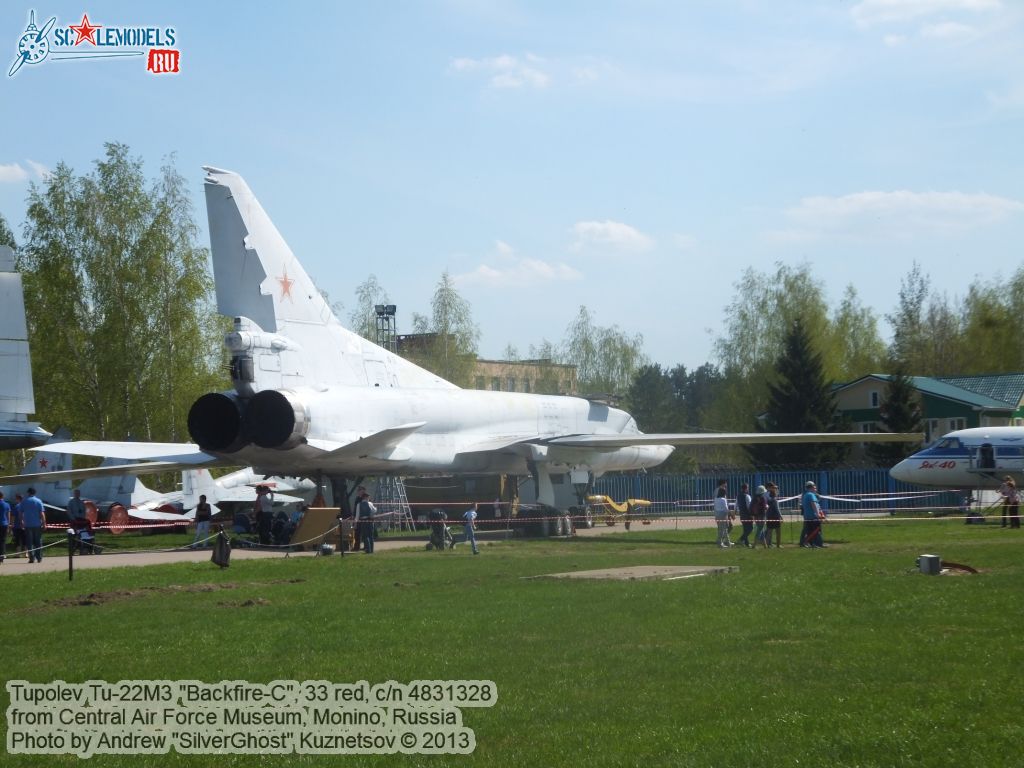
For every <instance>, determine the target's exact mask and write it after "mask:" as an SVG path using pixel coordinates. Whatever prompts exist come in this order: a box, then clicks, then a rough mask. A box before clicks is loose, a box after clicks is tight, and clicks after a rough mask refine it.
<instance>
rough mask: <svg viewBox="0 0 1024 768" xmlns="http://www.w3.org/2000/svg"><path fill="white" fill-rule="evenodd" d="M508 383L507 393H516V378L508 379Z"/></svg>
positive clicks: (510, 377)
mask: <svg viewBox="0 0 1024 768" xmlns="http://www.w3.org/2000/svg"><path fill="white" fill-rule="evenodd" d="M506 383H507V384H508V388H507V389H506V390H505V391H506V392H515V391H516V377H515V376H509V377H508V381H507V382H506Z"/></svg>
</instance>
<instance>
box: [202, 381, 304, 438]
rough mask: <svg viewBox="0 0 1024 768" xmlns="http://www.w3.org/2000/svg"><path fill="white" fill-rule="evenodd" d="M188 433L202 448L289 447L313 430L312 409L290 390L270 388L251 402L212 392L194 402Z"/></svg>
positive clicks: (254, 397)
mask: <svg viewBox="0 0 1024 768" xmlns="http://www.w3.org/2000/svg"><path fill="white" fill-rule="evenodd" d="M188 432H189V434H190V435H191V436H192V439H193V440H194V441H195V442H196V443H197V444H198V445H199V447H200V448H201V449H202V450H209V451H213V452H215V453H234V452H235V451H238V450H241V449H242V448H244V447H245V446H247V445H250V444H255V445H257V446H259V447H260V448H276V449H278V450H286V449H289V448H294V447H295V446H297V445H301V444H302V443H303V442H304V441H305V438H306V434H307V433H308V432H309V411H308V409H307V408H306V406H305V404H303V402H302V401H301V400H300V399H299V398H298V396H297V395H296V394H295V393H294V392H291V391H289V390H286V389H283V390H277V389H266V390H263V391H262V392H257V393H256V394H255V395H253V396H252V397H251V398H249V400H248V402H246V401H244V400H242V399H241V398H240V397H239V396H238V395H237V394H236V393H234V392H211V393H209V394H206V395H203V396H202V397H200V398H199V399H198V400H196V401H195V402H194V403H193V404H192V408H191V409H190V410H189V412H188Z"/></svg>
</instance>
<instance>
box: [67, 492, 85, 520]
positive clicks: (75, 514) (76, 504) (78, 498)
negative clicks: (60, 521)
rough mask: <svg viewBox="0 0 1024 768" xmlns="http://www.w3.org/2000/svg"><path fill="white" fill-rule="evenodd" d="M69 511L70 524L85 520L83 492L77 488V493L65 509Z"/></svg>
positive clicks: (69, 500)
mask: <svg viewBox="0 0 1024 768" xmlns="http://www.w3.org/2000/svg"><path fill="white" fill-rule="evenodd" d="M65 509H67V511H68V522H74V521H75V520H83V519H84V518H85V502H84V501H82V492H81V491H80V490H78V489H77V488H75V492H74V494H73V495H72V497H71V498H70V499H68V505H67V507H65Z"/></svg>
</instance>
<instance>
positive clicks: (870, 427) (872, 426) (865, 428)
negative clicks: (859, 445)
mask: <svg viewBox="0 0 1024 768" xmlns="http://www.w3.org/2000/svg"><path fill="white" fill-rule="evenodd" d="M860 431H861V432H877V431H878V425H877V424H876V423H875V422H873V421H862V422H861V423H860Z"/></svg>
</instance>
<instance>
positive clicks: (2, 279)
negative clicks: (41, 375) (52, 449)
mask: <svg viewBox="0 0 1024 768" xmlns="http://www.w3.org/2000/svg"><path fill="white" fill-rule="evenodd" d="M0 371H2V372H3V377H4V383H3V386H2V387H0V449H2V450H13V449H16V448H32V447H34V446H38V445H42V444H43V443H45V442H46V441H47V440H49V439H50V433H49V432H47V431H46V430H45V429H43V428H42V427H40V426H39V425H38V424H36V423H34V422H30V421H29V420H28V415H29V414H31V413H35V411H36V401H35V393H34V391H33V389H32V363H31V361H30V360H29V353H28V327H27V326H26V324H25V296H24V293H23V292H22V288H21V275H20V274H18V273H17V272H15V271H14V251H12V250H11V249H10V248H9V247H8V246H6V245H0Z"/></svg>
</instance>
